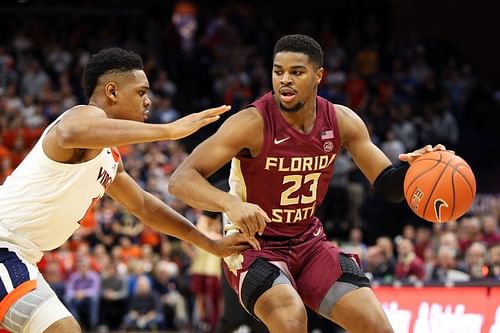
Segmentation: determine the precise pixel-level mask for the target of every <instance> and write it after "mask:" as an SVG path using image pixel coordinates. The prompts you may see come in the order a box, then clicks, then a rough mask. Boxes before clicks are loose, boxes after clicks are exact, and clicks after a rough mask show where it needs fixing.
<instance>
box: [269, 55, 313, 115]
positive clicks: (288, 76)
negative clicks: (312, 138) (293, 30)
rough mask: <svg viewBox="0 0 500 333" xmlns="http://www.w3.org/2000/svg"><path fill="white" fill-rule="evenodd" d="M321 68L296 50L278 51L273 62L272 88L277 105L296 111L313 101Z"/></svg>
mask: <svg viewBox="0 0 500 333" xmlns="http://www.w3.org/2000/svg"><path fill="white" fill-rule="evenodd" d="M322 76H323V68H319V69H318V68H317V67H316V66H315V65H314V64H313V63H312V62H311V61H310V60H309V57H308V56H307V55H305V54H303V53H298V52H278V53H276V55H275V56H274V63H273V75H272V81H273V90H274V93H275V98H276V99H277V101H278V103H279V107H280V109H281V110H282V111H285V112H297V111H299V110H301V109H302V108H303V107H304V105H306V104H307V103H310V102H312V101H314V99H315V98H316V92H317V89H318V84H319V83H320V81H321V78H322Z"/></svg>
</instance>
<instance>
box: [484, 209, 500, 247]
mask: <svg viewBox="0 0 500 333" xmlns="http://www.w3.org/2000/svg"><path fill="white" fill-rule="evenodd" d="M481 222H482V224H483V226H482V230H483V234H482V238H481V241H482V242H483V243H484V244H485V245H486V246H493V245H496V244H500V230H499V229H498V218H497V217H495V216H494V215H492V214H488V215H484V216H483V217H481Z"/></svg>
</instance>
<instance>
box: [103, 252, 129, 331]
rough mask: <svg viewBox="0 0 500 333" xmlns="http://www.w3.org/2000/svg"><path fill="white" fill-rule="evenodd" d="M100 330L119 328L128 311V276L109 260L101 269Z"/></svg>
mask: <svg viewBox="0 0 500 333" xmlns="http://www.w3.org/2000/svg"><path fill="white" fill-rule="evenodd" d="M101 276H102V281H101V294H100V307H99V308H100V316H99V325H100V330H104V331H107V330H108V329H114V330H116V329H118V328H119V326H120V323H121V322H122V321H123V317H124V316H125V313H126V312H127V301H128V299H127V297H128V286H127V276H126V275H122V274H119V273H118V271H117V269H116V266H115V264H114V263H113V262H111V261H109V262H108V263H107V264H106V265H105V266H104V267H103V268H102V270H101Z"/></svg>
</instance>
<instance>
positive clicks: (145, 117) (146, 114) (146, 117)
mask: <svg viewBox="0 0 500 333" xmlns="http://www.w3.org/2000/svg"><path fill="white" fill-rule="evenodd" d="M148 114H149V110H146V111H144V112H143V113H142V116H143V117H144V120H146V119H148Z"/></svg>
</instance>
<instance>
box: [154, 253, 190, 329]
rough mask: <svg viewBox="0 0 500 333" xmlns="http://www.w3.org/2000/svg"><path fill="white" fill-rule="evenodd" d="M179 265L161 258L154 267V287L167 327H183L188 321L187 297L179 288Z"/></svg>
mask: <svg viewBox="0 0 500 333" xmlns="http://www.w3.org/2000/svg"><path fill="white" fill-rule="evenodd" d="M178 274H179V267H178V266H177V264H175V263H173V262H170V261H167V260H160V261H158V262H157V263H156V266H155V267H154V269H153V285H152V288H153V290H154V291H155V293H156V294H157V295H158V296H159V298H160V305H161V310H162V313H163V318H164V321H165V328H166V329H171V330H172V329H174V330H178V329H183V328H184V327H185V326H186V325H187V323H188V313H187V311H188V309H187V301H186V299H185V297H184V296H183V295H182V294H181V293H180V292H179V290H178V289H177V281H176V280H177V278H178Z"/></svg>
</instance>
